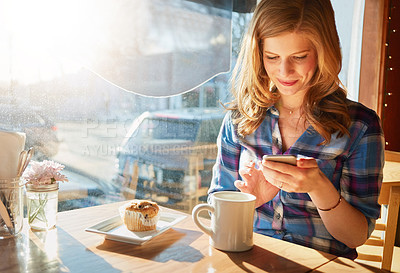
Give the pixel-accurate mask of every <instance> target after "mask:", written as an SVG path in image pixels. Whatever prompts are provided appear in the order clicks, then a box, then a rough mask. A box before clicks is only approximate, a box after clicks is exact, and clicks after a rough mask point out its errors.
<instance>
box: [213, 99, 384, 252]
mask: <svg viewBox="0 0 400 273" xmlns="http://www.w3.org/2000/svg"><path fill="white" fill-rule="evenodd" d="M348 109H349V113H350V117H351V125H350V127H349V128H348V129H349V131H350V136H347V135H346V136H344V137H341V138H337V133H335V134H333V135H332V138H331V142H330V143H329V144H327V145H320V146H318V144H319V143H321V142H322V141H323V138H322V136H321V135H320V134H319V133H317V132H316V131H315V130H314V129H313V128H312V127H310V128H308V130H307V131H306V132H304V133H303V134H302V135H301V136H300V138H299V139H297V141H296V142H295V143H294V144H293V146H292V147H290V148H289V149H288V150H287V151H286V152H285V153H284V154H293V155H302V156H309V157H313V158H315V159H316V160H317V162H318V166H319V168H320V169H321V170H322V172H323V173H324V174H325V175H326V176H327V177H328V179H329V180H330V181H331V182H332V184H333V185H334V186H335V187H336V189H337V190H338V192H339V193H340V194H341V195H342V197H343V198H344V199H346V201H347V202H349V203H350V204H351V205H352V206H353V207H355V208H357V209H358V210H360V211H361V212H362V213H363V214H364V215H365V217H366V219H367V221H368V230H369V235H370V234H371V232H372V231H373V229H374V227H375V220H376V219H377V218H378V217H379V214H380V205H379V204H378V195H379V191H380V186H381V183H382V177H383V174H382V169H383V164H384V137H383V132H382V128H381V124H380V119H379V117H378V116H377V115H376V113H375V112H374V111H372V110H370V109H368V108H366V107H365V106H363V105H362V104H360V103H357V102H352V101H350V100H348ZM278 121H279V112H278V111H277V109H276V108H275V107H274V106H272V107H270V108H269V109H268V110H267V114H266V116H265V119H264V121H263V122H262V123H261V125H260V126H259V127H258V128H257V130H256V131H255V132H254V133H252V134H251V135H248V136H246V137H245V138H241V137H239V136H238V134H237V128H236V126H235V125H233V123H232V120H231V116H230V113H228V114H227V115H226V116H225V119H224V122H223V124H222V127H221V131H220V134H219V137H218V156H217V159H216V163H215V165H214V168H213V178H212V182H211V186H210V189H209V193H212V192H215V191H221V190H237V189H236V188H235V186H234V181H235V180H242V179H241V177H240V175H239V173H238V170H239V168H241V167H242V166H244V164H246V163H247V162H248V161H249V160H255V161H256V162H257V161H258V160H261V158H262V156H263V155H265V154H282V139H281V135H280V131H279V126H278ZM254 231H255V232H257V233H261V234H264V235H268V236H272V237H275V238H280V239H283V240H286V241H290V242H293V243H297V244H301V245H304V246H308V247H312V248H314V249H318V250H322V251H325V252H328V253H332V254H334V255H338V256H344V257H348V258H352V259H354V258H356V256H357V252H356V251H355V249H351V248H349V247H347V246H346V245H345V244H343V243H341V242H339V241H338V240H336V239H335V238H333V237H332V235H331V234H329V232H328V230H327V229H326V228H325V226H324V223H323V222H322V219H321V217H320V216H319V213H318V211H317V208H316V206H315V205H314V204H313V202H312V201H311V199H310V197H309V195H308V194H306V193H289V192H285V191H283V190H281V191H280V192H279V193H278V194H277V195H276V196H275V198H273V199H272V200H271V201H269V202H268V203H265V204H264V205H262V206H260V207H259V208H257V209H256V214H255V219H254Z"/></svg>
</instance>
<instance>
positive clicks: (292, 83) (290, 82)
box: [278, 80, 297, 86]
mask: <svg viewBox="0 0 400 273" xmlns="http://www.w3.org/2000/svg"><path fill="white" fill-rule="evenodd" d="M278 81H279V82H280V84H282V85H283V86H292V85H295V84H296V83H297V80H295V81H282V80H278Z"/></svg>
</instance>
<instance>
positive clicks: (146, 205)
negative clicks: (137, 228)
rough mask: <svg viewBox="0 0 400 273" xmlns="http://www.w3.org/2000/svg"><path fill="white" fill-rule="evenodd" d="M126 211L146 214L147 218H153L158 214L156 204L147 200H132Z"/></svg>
mask: <svg viewBox="0 0 400 273" xmlns="http://www.w3.org/2000/svg"><path fill="white" fill-rule="evenodd" d="M125 209H126V210H130V211H136V212H141V213H142V214H147V216H148V217H150V218H151V217H154V216H156V215H157V214H158V211H159V207H158V205H157V203H156V202H153V201H149V200H138V199H134V200H131V201H129V203H128V204H127V205H126V207H125Z"/></svg>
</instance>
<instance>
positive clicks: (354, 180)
mask: <svg viewBox="0 0 400 273" xmlns="http://www.w3.org/2000/svg"><path fill="white" fill-rule="evenodd" d="M363 114H364V113H363ZM360 127H363V128H362V130H361V132H359V134H357V135H358V136H353V134H352V131H350V135H351V137H357V138H358V139H357V141H355V143H357V144H356V145H354V147H353V149H352V150H350V154H349V157H348V159H347V161H346V163H345V165H344V169H343V174H342V179H341V180H342V181H341V190H342V194H343V195H344V196H345V198H346V200H347V201H348V202H349V203H350V204H351V205H352V206H353V207H355V208H357V209H358V210H360V211H361V212H362V213H363V214H364V215H365V217H366V218H367V221H368V231H369V234H368V236H370V234H371V233H372V231H373V230H374V228H375V220H376V219H377V218H378V217H379V215H380V209H381V206H380V205H379V204H378V197H379V193H380V188H381V185H382V179H383V165H384V136H383V130H382V127H381V123H380V119H379V117H378V116H377V115H376V113H375V112H373V113H372V111H371V112H369V113H368V115H365V116H364V117H363V118H360V120H359V121H357V122H356V125H355V126H352V128H358V130H359V129H360ZM354 135H356V134H354Z"/></svg>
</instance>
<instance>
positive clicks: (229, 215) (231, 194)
mask: <svg viewBox="0 0 400 273" xmlns="http://www.w3.org/2000/svg"><path fill="white" fill-rule="evenodd" d="M210 201H211V204H199V205H197V206H195V207H194V208H193V211H192V217H193V221H194V222H195V224H196V225H197V226H198V227H199V228H200V229H201V230H202V231H203V232H204V233H206V234H208V235H209V236H210V244H211V246H213V247H215V248H217V249H220V250H224V251H232V252H239V251H246V250H249V249H251V248H252V247H253V218H254V210H255V203H256V197H255V196H254V195H252V194H248V193H243V192H235V191H220V192H215V193H213V194H212V195H211V197H210ZM203 210H208V211H210V212H211V226H210V227H207V226H205V225H204V224H203V223H201V221H199V213H200V212H201V211H203Z"/></svg>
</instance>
